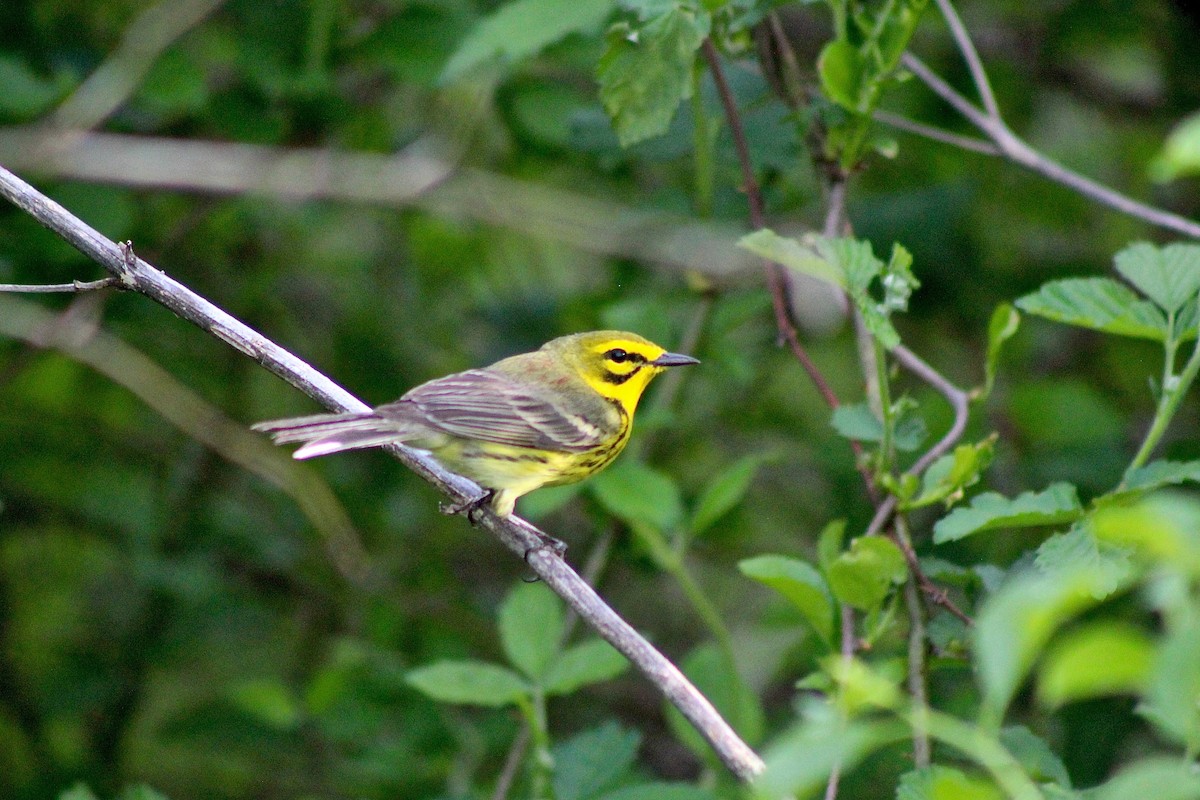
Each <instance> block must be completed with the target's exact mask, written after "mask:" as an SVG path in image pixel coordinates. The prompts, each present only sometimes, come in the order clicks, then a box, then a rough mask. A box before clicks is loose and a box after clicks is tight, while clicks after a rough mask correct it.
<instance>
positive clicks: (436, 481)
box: [0, 168, 764, 781]
mask: <svg viewBox="0 0 1200 800" xmlns="http://www.w3.org/2000/svg"><path fill="white" fill-rule="evenodd" d="M0 194H3V195H4V196H5V197H6V198H8V199H9V200H10V201H12V202H13V203H14V204H15V205H17V206H18V207H20V208H22V209H23V210H25V211H26V212H28V213H29V214H30V215H31V216H33V217H34V218H35V219H37V220H38V221H39V222H41V223H42V224H43V225H45V226H46V227H48V228H50V229H51V230H52V231H54V232H55V233H57V234H59V235H60V236H62V237H63V238H64V239H66V240H67V241H68V242H70V243H71V244H72V245H74V246H75V247H76V248H77V249H78V250H80V252H82V253H83V254H84V255H86V256H88V257H90V258H92V259H94V260H95V261H97V262H98V263H99V264H101V266H103V267H104V268H105V269H107V270H109V271H110V272H111V273H113V275H114V276H116V277H117V278H119V279H120V280H121V282H122V284H123V285H126V286H129V287H130V288H132V289H134V290H135V291H138V292H140V293H142V294H144V295H146V296H147V297H149V298H151V299H152V300H154V301H156V302H158V303H161V304H162V305H164V306H166V307H167V308H169V309H170V310H171V311H173V312H175V313H176V314H177V315H179V316H180V317H182V318H183V319H186V320H188V321H189V322H192V323H194V324H195V325H197V326H198V327H200V328H201V329H202V330H204V331H207V332H208V333H211V334H213V335H214V336H216V337H218V338H219V339H221V340H222V341H224V342H225V343H226V344H228V345H230V346H231V347H233V348H235V349H236V350H238V351H239V352H242V353H244V354H246V355H248V356H250V357H251V358H253V359H254V360H255V361H257V362H258V363H260V364H262V365H263V366H264V367H266V368H267V369H268V370H270V371H271V372H273V373H275V374H276V375H278V376H279V377H281V378H283V379H284V380H285V381H287V382H288V383H290V384H291V385H292V386H295V387H296V388H297V389H299V390H300V391H302V392H304V393H305V394H307V395H308V396H309V397H312V398H313V399H315V400H317V401H319V402H320V403H321V404H322V405H324V406H325V407H326V408H329V409H332V410H336V411H366V410H369V409H368V407H367V405H366V404H365V403H363V402H362V401H361V400H358V399H357V398H356V397H354V396H353V395H351V394H350V393H349V392H347V391H346V390H345V389H343V388H342V387H340V386H338V385H337V384H336V383H334V382H333V381H331V380H330V379H329V378H327V377H326V376H324V375H322V374H321V373H320V372H318V371H316V370H315V369H313V368H312V367H311V366H309V365H308V364H306V363H305V362H303V361H301V360H300V359H299V358H297V357H296V356H294V355H292V354H291V353H289V352H288V351H286V350H284V349H283V348H281V347H280V346H279V345H277V344H275V343H274V342H272V341H271V340H269V339H267V338H266V337H265V336H263V335H262V334H260V333H258V332H257V331H255V330H253V329H251V328H250V327H248V326H247V325H245V324H243V323H241V322H239V321H238V320H236V319H234V318H233V317H232V316H230V315H229V314H227V313H226V312H225V311H223V310H221V309H220V308H218V307H217V306H215V305H213V304H212V303H210V302H209V301H208V300H205V299H204V298H203V297H200V296H199V295H197V294H195V293H194V292H192V291H191V290H190V289H188V288H187V287H185V286H183V285H182V284H180V283H178V282H176V281H174V280H172V279H171V278H169V277H167V276H166V275H165V274H164V273H163V272H162V271H160V270H158V269H156V268H154V267H153V266H152V265H150V264H148V263H146V262H145V261H143V260H142V259H140V258H137V257H136V256H134V255H133V254H132V250H131V249H130V248H128V247H126V248H122V247H120V246H118V245H117V244H115V243H114V242H112V241H110V240H108V239H106V238H105V237H103V236H102V235H100V234H99V233H97V232H96V231H95V230H93V229H92V228H90V227H89V226H87V225H86V224H85V223H83V222H82V221H81V220H79V219H78V218H77V217H75V216H74V215H72V214H71V213H70V212H68V211H67V210H66V209H64V208H63V207H62V206H60V205H59V204H58V203H55V202H54V201H53V200H51V199H50V198H48V197H46V196H45V195H43V194H41V193H40V192H38V191H37V190H35V189H34V188H33V187H31V186H30V185H29V184H27V183H25V182H24V181H22V180H21V179H20V178H18V177H16V176H15V175H13V174H12V173H11V172H9V171H8V170H6V169H3V168H0ZM387 450H388V451H389V452H391V453H392V454H393V455H395V456H396V457H397V458H399V459H400V460H401V461H402V462H404V464H405V465H406V466H408V467H409V468H410V469H412V470H413V471H414V472H416V473H417V474H418V475H420V476H421V477H422V478H424V479H425V480H427V481H428V482H430V483H431V484H433V485H434V486H436V487H437V488H438V489H439V490H440V491H442V492H443V493H444V494H446V495H447V496H448V497H449V498H450V499H451V500H452V501H454V502H456V503H461V502H463V501H465V500H467V499H469V498H471V497H476V496H478V494H479V487H477V486H475V484H473V483H471V482H470V481H468V480H466V479H465V478H462V477H460V476H458V475H454V474H453V473H450V472H448V471H446V470H445V469H443V468H442V467H441V466H440V465H439V464H438V463H437V462H435V461H434V460H433V459H431V458H429V457H428V456H425V455H423V454H421V453H419V452H417V451H414V450H411V449H409V448H407V447H404V446H402V445H392V446H389V447H388V448H387ZM477 521H478V523H479V526H480V527H482V528H484V529H486V530H487V531H489V532H491V533H492V534H493V535H495V536H496V537H497V538H499V539H500V541H501V542H503V543H504V544H505V546H507V547H508V548H509V549H511V550H512V551H513V552H515V553H517V554H518V555H520V556H522V557H524V558H525V560H526V562H527V563H528V564H529V566H530V567H531V568H532V569H533V571H534V572H535V573H536V574H537V575H538V576H539V577H540V578H541V579H542V580H543V581H544V582H545V583H546V585H547V586H549V587H550V588H551V589H553V590H554V591H555V592H557V593H558V594H559V596H561V597H562V598H563V599H564V600H566V602H567V604H568V605H569V606H571V608H573V609H574V610H575V611H576V612H577V613H578V614H579V616H580V617H581V618H582V619H583V620H585V621H586V622H587V623H588V624H589V625H590V626H591V627H592V628H593V629H595V630H596V631H597V632H598V633H599V634H600V635H601V636H602V637H604V638H605V639H606V640H607V641H608V642H609V643H610V644H612V645H613V647H615V648H616V649H617V650H618V651H620V652H621V653H623V654H624V655H625V656H626V657H627V658H628V659H629V660H630V661H632V662H633V663H634V664H635V665H636V666H637V667H638V668H639V669H640V670H641V671H642V673H643V674H644V675H645V676H646V677H647V678H648V679H649V680H650V681H651V682H652V683H654V685H655V686H656V687H658V689H659V691H660V692H662V694H663V695H664V696H665V697H666V698H667V699H668V700H669V701H670V702H671V703H672V704H674V705H675V707H676V708H678V709H679V711H680V712H681V713H682V714H683V715H684V716H685V717H687V718H688V720H690V721H691V722H692V724H693V725H694V726H695V727H696V729H697V731H699V732H700V734H701V735H702V736H704V738H705V739H706V740H707V741H708V742H709V744H711V745H712V747H713V749H714V750H715V751H716V753H717V754H718V756H720V758H721V760H722V762H724V763H725V765H726V766H727V767H728V768H729V769H730V771H732V772H733V773H734V774H735V775H737V776H738V777H739V778H740V779H741V780H743V781H749V780H751V779H752V778H753V777H754V776H756V775H758V774H759V773H761V772H762V770H763V769H764V764H763V762H762V759H760V758H759V757H758V755H757V754H755V752H754V751H753V750H751V749H750V747H749V746H748V745H747V744H746V743H745V742H743V741H742V740H741V739H740V738H739V737H738V735H737V734H736V733H735V732H734V731H733V729H732V728H731V727H730V726H729V724H728V723H727V722H725V720H724V719H723V718H722V717H721V716H720V714H719V713H718V712H717V710H716V709H715V708H714V707H713V705H712V704H711V703H710V702H709V701H708V699H707V698H705V697H704V696H703V695H702V694H700V692H699V691H698V690H697V689H696V688H695V687H694V686H693V685H692V684H691V683H690V682H689V681H688V680H687V678H685V677H684V675H683V673H681V672H680V671H679V669H678V668H676V667H675V665H674V664H672V663H671V662H670V661H669V660H667V658H666V657H665V656H663V655H662V654H661V653H659V652H658V651H657V650H655V649H654V648H653V647H652V646H651V645H650V643H649V642H647V641H646V640H645V639H644V638H643V637H642V636H641V635H640V634H638V632H637V631H635V630H634V629H633V628H632V627H631V626H630V625H629V624H628V623H626V622H625V621H624V620H623V619H621V617H620V616H618V615H617V613H616V612H615V611H613V610H612V608H610V607H609V606H608V605H607V604H606V603H605V602H604V601H603V600H601V599H600V597H599V596H598V595H597V594H596V592H595V591H593V590H592V588H591V587H590V586H588V585H587V584H586V583H585V582H584V581H583V580H582V579H581V578H580V577H579V575H577V574H576V573H575V571H574V570H573V569H571V567H570V566H569V565H567V563H566V562H565V561H563V559H562V557H561V556H560V555H559V554H558V553H557V552H555V551H554V550H553V549H551V548H548V547H546V546H544V544H543V542H544V537H545V534H543V533H542V532H541V531H539V530H538V529H537V528H535V527H534V526H532V525H530V524H529V523H528V522H526V521H525V520H523V519H520V518H519V517H515V516H510V517H503V518H502V517H498V516H496V515H495V514H494V513H492V512H491V510H490V509H487V508H484V509H481V512H480V514H479V515H478V518H477Z"/></svg>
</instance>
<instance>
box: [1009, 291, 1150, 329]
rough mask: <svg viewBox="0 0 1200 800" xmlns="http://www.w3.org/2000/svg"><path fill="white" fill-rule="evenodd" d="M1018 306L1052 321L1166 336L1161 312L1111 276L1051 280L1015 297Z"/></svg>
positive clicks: (1084, 326) (1026, 311)
mask: <svg viewBox="0 0 1200 800" xmlns="http://www.w3.org/2000/svg"><path fill="white" fill-rule="evenodd" d="M1017 308H1019V309H1021V310H1022V311H1024V312H1025V313H1027V314H1037V315H1038V316H1040V317H1045V318H1047V319H1052V320H1054V321H1055V322H1063V323H1066V324H1068V325H1078V326H1080V327H1083V328H1091V329H1092V330H1097V331H1104V332H1105V333H1112V334H1116V335H1117V336H1133V337H1136V338H1140V339H1153V340H1155V341H1159V342H1161V341H1163V339H1164V338H1165V336H1166V327H1167V320H1166V318H1165V317H1163V313H1162V312H1161V311H1159V310H1158V309H1157V308H1155V307H1154V305H1153V304H1152V303H1148V302H1146V301H1145V300H1140V299H1139V298H1138V296H1137V295H1136V294H1134V293H1133V292H1132V291H1130V290H1129V289H1128V288H1127V287H1125V286H1124V285H1122V284H1120V283H1117V282H1116V281H1114V280H1112V279H1110V278H1067V279H1066V280H1061V281H1050V282H1049V283H1047V284H1044V285H1043V286H1042V288H1041V289H1038V290H1037V291H1036V292H1034V293H1033V294H1027V295H1025V296H1024V297H1022V298H1020V299H1019V300H1017Z"/></svg>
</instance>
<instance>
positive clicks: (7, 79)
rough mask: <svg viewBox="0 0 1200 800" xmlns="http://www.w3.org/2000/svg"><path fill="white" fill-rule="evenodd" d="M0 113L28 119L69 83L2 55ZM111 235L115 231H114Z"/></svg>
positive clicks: (55, 98)
mask: <svg viewBox="0 0 1200 800" xmlns="http://www.w3.org/2000/svg"><path fill="white" fill-rule="evenodd" d="M0 86H3V87H4V91H2V92H0V114H3V115H4V116H7V117H15V118H17V119H21V120H25V119H32V118H33V117H36V116H37V115H38V114H40V113H42V112H43V111H46V110H47V109H49V108H50V106H51V105H53V104H54V103H55V101H57V100H58V98H59V97H60V96H61V95H62V92H63V90H64V89H65V88H67V87H65V86H61V85H58V82H56V81H52V80H48V79H45V78H42V77H41V76H39V75H37V74H36V73H34V72H33V70H31V69H30V68H29V65H28V64H27V63H26V62H25V60H24V59H20V58H17V57H15V56H13V55H9V54H7V53H5V54H3V55H0ZM110 235H111V234H110Z"/></svg>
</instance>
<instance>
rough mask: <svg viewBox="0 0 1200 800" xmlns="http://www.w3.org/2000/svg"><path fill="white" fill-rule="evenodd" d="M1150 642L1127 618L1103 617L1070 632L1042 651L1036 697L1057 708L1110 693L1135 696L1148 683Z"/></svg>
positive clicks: (1152, 647)
mask: <svg viewBox="0 0 1200 800" xmlns="http://www.w3.org/2000/svg"><path fill="white" fill-rule="evenodd" d="M1153 657H1154V643H1153V641H1151V639H1150V637H1149V636H1147V635H1146V634H1145V633H1144V632H1143V631H1142V630H1140V629H1139V628H1136V627H1134V626H1133V625H1130V624H1129V623H1126V622H1117V621H1113V620H1103V621H1100V622H1094V623H1092V624H1090V625H1087V626H1085V627H1082V628H1079V629H1077V630H1073V631H1071V632H1070V633H1069V634H1067V635H1066V636H1063V637H1062V638H1061V639H1059V640H1058V641H1057V642H1055V643H1054V646H1053V647H1052V648H1050V650H1049V652H1047V653H1046V658H1045V660H1044V661H1043V663H1042V665H1041V668H1040V669H1039V671H1038V682H1037V686H1038V698H1039V699H1040V700H1041V701H1042V703H1043V704H1044V705H1047V706H1049V707H1051V708H1057V707H1058V706H1061V705H1063V704H1065V703H1071V702H1074V701H1076V700H1085V699H1088V698H1092V697H1105V696H1108V695H1114V694H1136V693H1138V692H1140V691H1141V689H1142V688H1143V687H1144V686H1145V685H1146V680H1147V676H1148V675H1149V672H1150V662H1151V660H1152V658H1153Z"/></svg>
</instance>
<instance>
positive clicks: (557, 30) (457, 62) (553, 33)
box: [441, 0, 615, 83]
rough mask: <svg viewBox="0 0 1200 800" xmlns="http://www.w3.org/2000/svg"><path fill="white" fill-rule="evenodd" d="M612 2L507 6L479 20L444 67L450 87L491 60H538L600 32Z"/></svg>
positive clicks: (514, 0)
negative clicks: (574, 37) (565, 42)
mask: <svg viewBox="0 0 1200 800" xmlns="http://www.w3.org/2000/svg"><path fill="white" fill-rule="evenodd" d="M614 6H615V2H614V0H572V2H570V3H564V2H562V0H511V2H508V3H505V4H504V5H501V6H500V7H499V8H497V9H496V10H495V11H493V12H492V13H491V14H488V15H487V16H486V17H484V18H483V19H481V20H480V21H479V23H478V24H477V25H476V26H475V27H474V28H473V29H472V30H471V32H470V33H469V34H467V36H466V37H465V38H464V39H463V40H462V44H460V45H459V46H458V49H457V50H456V51H455V52H454V55H452V56H451V57H450V60H449V61H447V62H446V67H445V69H443V70H442V76H441V82H442V83H449V82H451V81H454V80H456V79H458V78H459V77H461V76H462V75H464V74H465V73H467V72H470V71H471V70H473V69H475V68H476V67H478V66H480V65H481V64H485V63H487V62H489V61H492V60H500V61H503V62H504V63H505V64H509V63H512V62H514V61H518V60H520V59H523V58H528V57H529V56H533V55H537V54H538V53H540V52H541V51H542V50H544V49H545V48H546V47H548V46H549V45H552V44H554V43H555V42H557V41H559V40H560V39H562V38H563V37H565V36H567V34H570V33H577V32H578V33H592V32H595V31H598V30H599V29H600V26H601V25H602V24H603V22H604V20H605V19H606V18H607V17H608V15H609V14H610V13H611V12H612V9H613V7H614Z"/></svg>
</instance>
